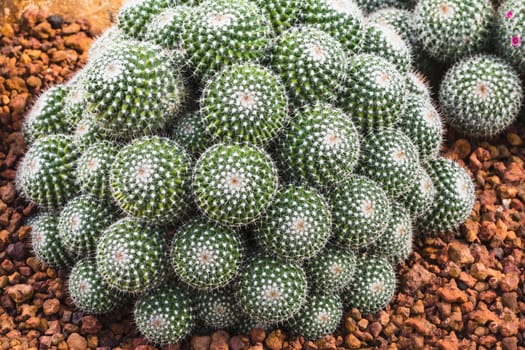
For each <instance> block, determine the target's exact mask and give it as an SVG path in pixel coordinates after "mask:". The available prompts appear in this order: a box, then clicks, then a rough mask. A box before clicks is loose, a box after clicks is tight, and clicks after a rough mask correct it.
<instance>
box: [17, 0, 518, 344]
mask: <svg viewBox="0 0 525 350" xmlns="http://www.w3.org/2000/svg"><path fill="white" fill-rule="evenodd" d="M487 4H488V0H468V1H464V0H439V1H438V0H420V1H419V2H417V5H416V4H415V1H411V0H194V1H181V2H179V1H174V0H139V1H128V3H127V4H126V5H125V7H124V8H123V9H122V11H121V13H120V15H119V16H118V24H117V26H116V27H113V28H112V29H110V30H109V31H108V32H106V34H104V35H103V36H101V37H100V38H99V39H97V40H96V41H95V42H94V44H93V47H92V49H91V50H90V52H89V59H88V62H87V65H86V67H85V68H84V69H83V70H82V71H81V72H79V73H78V74H77V75H76V76H75V77H74V79H73V80H72V81H70V82H69V83H67V84H65V85H61V86H57V87H53V88H50V89H49V90H47V91H46V92H44V93H43V94H42V96H41V97H40V98H39V99H38V101H37V102H36V103H35V104H34V107H33V108H32V109H31V110H30V111H29V114H28V118H27V122H26V125H25V127H24V132H25V135H26V138H27V143H28V145H29V149H28V152H27V154H26V156H25V158H24V159H23V160H22V162H21V164H20V166H19V170H18V174H17V187H18V189H19V191H20V193H22V194H23V195H24V196H25V197H26V198H27V199H28V200H29V201H32V202H34V203H35V204H36V205H38V206H39V207H40V209H41V211H40V212H39V214H38V215H37V216H36V217H34V218H33V219H32V220H31V221H30V223H29V224H30V225H32V227H33V232H32V242H33V249H34V252H35V255H36V256H37V257H38V258H39V259H40V260H41V261H42V262H43V263H45V264H47V265H49V266H52V267H67V266H69V267H73V269H72V271H71V274H70V280H69V293H70V295H71V297H72V299H73V301H74V302H75V304H76V305H77V307H78V308H79V309H81V310H83V311H85V312H89V313H107V312H110V311H111V310H113V309H114V308H115V307H118V305H119V304H120V302H129V303H133V315H134V318H135V324H136V326H137V328H138V330H139V331H140V333H141V334H143V335H144V336H145V337H146V338H147V339H149V340H150V341H152V342H154V343H158V344H162V345H164V344H171V343H175V342H178V341H180V340H181V339H182V338H184V337H185V336H186V335H187V334H189V333H190V332H192V329H193V328H194V327H197V326H199V327H204V328H206V329H223V328H227V329H231V330H238V329H244V330H246V327H250V326H258V327H262V328H265V329H266V328H271V327H273V326H276V325H278V326H283V327H287V328H289V329H290V331H291V333H295V334H297V335H302V336H305V337H306V338H309V339H312V340H315V338H318V337H322V336H324V335H326V334H328V333H331V332H333V331H334V330H335V329H336V328H337V327H338V325H339V323H340V320H341V318H342V315H343V313H344V312H345V311H347V310H348V309H349V308H357V309H359V310H360V311H361V312H364V313H368V312H375V311H378V310H380V309H381V308H383V307H385V306H386V305H387V303H388V302H389V301H390V300H391V298H392V296H393V293H394V291H395V288H396V274H395V270H394V266H395V265H396V264H398V263H400V262H402V261H403V260H404V259H406V258H407V257H408V255H409V254H410V252H411V249H412V241H413V238H414V236H415V235H423V236H432V235H436V234H438V233H439V232H442V231H446V230H455V229H456V228H457V227H458V226H459V225H461V224H462V223H463V221H464V220H465V219H466V217H467V216H468V215H469V213H470V211H471V209H472V207H473V205H474V198H475V188H474V185H473V182H472V180H471V178H470V176H469V174H468V172H467V171H466V170H465V169H463V168H462V167H460V166H459V165H458V164H456V163H454V162H453V161H451V160H448V159H445V158H442V157H440V150H441V146H442V143H443V139H444V127H445V123H446V122H448V123H449V124H450V125H451V126H452V127H454V128H457V129H458V130H459V131H463V132H468V133H470V134H473V135H475V136H480V137H484V136H493V135H495V134H497V133H499V132H501V131H502V130H503V129H504V128H506V127H507V126H508V125H509V124H510V123H511V122H512V121H513V120H514V119H515V118H516V116H517V114H518V111H519V109H520V106H521V102H522V99H523V96H522V95H523V91H522V88H521V87H520V80H519V77H518V74H519V72H523V51H522V48H523V44H521V42H517V44H516V43H515V42H516V40H518V41H519V40H521V39H520V38H521V37H519V38H518V39H512V40H514V41H512V42H511V46H512V43H514V44H515V45H514V46H512V50H513V51H512V50H511V47H509V45H508V43H509V40H511V38H510V37H511V36H512V38H514V37H515V36H517V35H518V36H519V35H525V34H524V33H520V31H522V28H523V24H522V22H523V21H520V19H523V13H524V7H523V4H522V3H521V2H520V1H516V0H507V2H505V3H504V4H503V5H502V8H503V9H504V10H500V12H499V15H498V16H499V19H498V22H492V19H493V11H492V8H491V6H489V5H487ZM414 5H415V8H414ZM394 7H395V8H394ZM374 11H376V12H375V13H374ZM501 11H503V12H501ZM505 11H506V12H505ZM490 23H497V25H495V26H494V27H492V26H490V25H489V24H490ZM491 30H494V31H496V32H495V33H494V34H495V35H492V36H490V35H489V34H491V33H490V31H491ZM489 36H490V37H493V38H494V39H495V40H497V41H498V40H499V41H501V42H499V44H501V45H499V44H498V45H499V46H498V45H495V46H497V47H498V50H499V51H498V52H501V54H502V56H503V57H502V58H501V57H500V58H498V57H496V56H493V55H489V54H482V53H481V52H480V50H482V49H483V48H485V47H487V48H488V46H485V44H486V43H487V42H488V41H489ZM505 45H506V46H505ZM520 50H521V51H520ZM506 59H508V61H505V60H506ZM427 60H428V61H427ZM432 60H434V61H432ZM423 61H425V62H423ZM429 62H431V63H430V64H429ZM432 62H434V63H435V62H439V63H440V64H447V65H448V67H449V71H448V72H446V74H444V73H445V72H440V75H442V76H444V79H443V80H442V83H441V86H436V84H435V81H434V80H433V79H430V80H427V79H426V77H425V75H423V74H421V73H419V72H418V71H417V70H416V69H414V67H417V68H418V69H419V68H421V67H425V68H426V69H427V68H428V69H429V70H434V72H435V68H436V67H439V64H437V63H435V64H434V63H432ZM426 69H425V72H426ZM436 81H441V80H436ZM436 87H437V88H438V89H436ZM438 90H439V94H438V97H439V99H438V100H434V99H433V92H435V91H438ZM441 111H443V112H444V113H443V114H444V118H441V115H440V113H441Z"/></svg>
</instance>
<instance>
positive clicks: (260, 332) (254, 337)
mask: <svg viewBox="0 0 525 350" xmlns="http://www.w3.org/2000/svg"><path fill="white" fill-rule="evenodd" d="M265 338H266V332H265V330H264V329H261V328H252V329H251V330H250V339H251V341H252V342H253V343H257V342H260V343H262V342H263V341H264V339H265Z"/></svg>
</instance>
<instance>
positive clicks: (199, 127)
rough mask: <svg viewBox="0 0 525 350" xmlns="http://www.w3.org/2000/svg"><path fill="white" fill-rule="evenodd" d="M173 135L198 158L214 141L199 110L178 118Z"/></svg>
mask: <svg viewBox="0 0 525 350" xmlns="http://www.w3.org/2000/svg"><path fill="white" fill-rule="evenodd" d="M172 137H173V139H174V140H175V141H176V142H177V143H178V144H179V145H181V146H182V148H184V149H185V150H186V151H187V152H188V153H189V154H190V155H191V156H193V157H196V158H198V157H199V156H200V155H201V153H202V152H204V151H205V150H206V148H208V147H209V146H210V144H211V143H212V142H211V141H210V135H209V134H208V130H206V124H205V122H204V119H203V118H202V115H201V114H200V113H199V112H193V113H188V114H186V115H184V116H182V117H181V118H179V119H177V121H176V122H175V125H174V126H173V135H172Z"/></svg>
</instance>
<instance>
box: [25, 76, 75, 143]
mask: <svg viewBox="0 0 525 350" xmlns="http://www.w3.org/2000/svg"><path fill="white" fill-rule="evenodd" d="M67 92H68V87H67V85H56V86H53V87H51V88H49V89H47V90H46V91H45V92H44V93H43V94H42V95H41V96H40V97H39V98H38V99H37V100H36V102H35V104H34V105H33V107H32V108H31V110H30V111H29V113H28V115H27V118H26V121H25V123H24V127H23V132H24V138H25V141H26V143H27V144H32V143H33V142H34V141H35V140H36V139H38V138H40V137H43V136H47V135H53V134H67V133H68V132H69V131H70V129H71V126H70V125H69V124H68V122H67V119H66V116H65V114H64V96H65V95H66V94H67Z"/></svg>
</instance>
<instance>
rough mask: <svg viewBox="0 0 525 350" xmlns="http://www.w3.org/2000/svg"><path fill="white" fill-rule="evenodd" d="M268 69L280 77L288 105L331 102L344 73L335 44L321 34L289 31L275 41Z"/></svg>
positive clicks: (303, 28)
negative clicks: (289, 101) (286, 92)
mask: <svg viewBox="0 0 525 350" xmlns="http://www.w3.org/2000/svg"><path fill="white" fill-rule="evenodd" d="M271 67H272V68H273V70H274V71H275V72H276V73H277V74H278V75H279V76H280V77H281V79H282V80H283V82H284V85H285V86H286V88H287V90H288V94H289V95H290V97H291V98H292V101H293V102H294V103H296V104H299V105H301V104H305V103H308V102H315V101H327V102H333V101H335V100H336V99H337V96H338V95H339V93H340V92H341V90H342V86H343V80H344V77H345V73H346V69H347V60H346V54H345V51H344V49H343V46H342V45H341V43H340V42H339V41H337V40H336V39H335V38H333V37H332V36H330V35H329V34H327V33H325V32H324V31H322V30H319V29H316V28H313V27H309V26H301V27H292V28H290V29H289V30H287V31H286V32H284V33H282V34H281V35H280V36H279V37H277V39H276V42H275V44H274V45H273V47H272V53H271Z"/></svg>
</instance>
